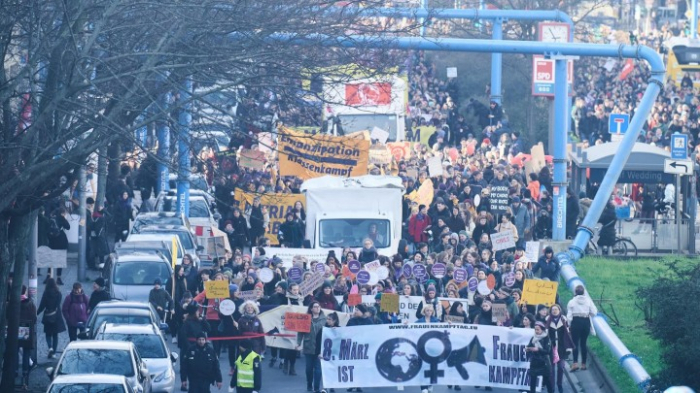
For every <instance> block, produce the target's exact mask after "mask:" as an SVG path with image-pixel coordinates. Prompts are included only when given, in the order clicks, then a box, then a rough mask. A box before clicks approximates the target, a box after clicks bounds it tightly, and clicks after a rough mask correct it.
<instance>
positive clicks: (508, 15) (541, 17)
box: [330, 2, 574, 105]
mask: <svg viewBox="0 0 700 393" xmlns="http://www.w3.org/2000/svg"><path fill="white" fill-rule="evenodd" d="M481 4H482V6H483V2H482V3H481ZM481 8H483V7H481ZM330 9H331V10H337V11H340V10H342V8H333V7H331V8H330ZM359 15H361V16H382V17H394V18H415V19H418V20H419V21H420V23H421V29H420V35H421V37H423V36H425V29H424V27H423V26H424V24H425V21H426V20H429V19H476V20H479V22H480V23H481V20H493V21H494V24H493V29H492V35H491V38H492V39H493V40H501V39H503V21H505V20H508V19H512V20H524V21H545V20H551V21H558V22H563V23H566V24H568V25H569V41H570V42H573V41H574V21H573V19H571V17H570V16H569V15H567V14H566V13H565V12H561V11H558V10H554V11H527V10H485V9H470V10H460V9H438V8H436V9H427V7H425V6H423V7H422V8H365V9H361V10H360V11H359ZM496 66H498V67H497V68H496ZM501 80H502V55H501V54H500V53H496V52H493V54H492V55H491V101H495V102H497V103H498V104H499V105H500V104H501V101H502V98H503V93H502V91H501V85H502V83H501Z"/></svg>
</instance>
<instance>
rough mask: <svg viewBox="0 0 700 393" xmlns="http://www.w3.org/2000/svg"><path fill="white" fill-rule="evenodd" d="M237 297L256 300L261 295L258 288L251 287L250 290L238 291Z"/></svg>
mask: <svg viewBox="0 0 700 393" xmlns="http://www.w3.org/2000/svg"><path fill="white" fill-rule="evenodd" d="M238 297H239V298H240V299H243V300H258V299H260V298H261V297H262V291H261V290H260V289H253V290H252V291H243V292H239V295H238Z"/></svg>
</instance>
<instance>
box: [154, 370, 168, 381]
mask: <svg viewBox="0 0 700 393" xmlns="http://www.w3.org/2000/svg"><path fill="white" fill-rule="evenodd" d="M168 378H170V367H168V368H166V369H165V370H163V372H162V373H159V374H157V375H156V377H155V378H153V382H162V381H163V380H165V379H168Z"/></svg>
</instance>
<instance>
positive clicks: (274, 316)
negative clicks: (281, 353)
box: [258, 306, 351, 349]
mask: <svg viewBox="0 0 700 393" xmlns="http://www.w3.org/2000/svg"><path fill="white" fill-rule="evenodd" d="M307 311H308V307H306V306H279V307H275V308H273V309H272V310H268V311H265V312H262V313H260V315H258V318H259V319H260V322H261V323H262V325H263V331H264V332H265V333H267V334H291V335H292V336H291V337H280V336H267V337H265V345H267V346H268V347H277V348H286V349H296V347H297V332H292V331H290V330H287V329H285V328H284V314H285V313H287V312H296V313H300V314H306V312H307ZM332 312H334V311H333V310H325V309H324V310H323V313H324V314H326V315H328V314H330V313H332ZM337 313H338V319H339V320H340V326H345V325H346V324H347V323H348V319H350V317H351V315H350V314H346V313H342V312H339V311H338V312H337Z"/></svg>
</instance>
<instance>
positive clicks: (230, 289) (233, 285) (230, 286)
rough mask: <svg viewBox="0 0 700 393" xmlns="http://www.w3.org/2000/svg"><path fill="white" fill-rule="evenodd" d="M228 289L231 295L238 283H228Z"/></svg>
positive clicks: (235, 290) (236, 288)
mask: <svg viewBox="0 0 700 393" xmlns="http://www.w3.org/2000/svg"><path fill="white" fill-rule="evenodd" d="M228 291H229V292H230V293H231V294H232V295H233V294H234V293H236V292H238V285H236V284H229V286H228Z"/></svg>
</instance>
